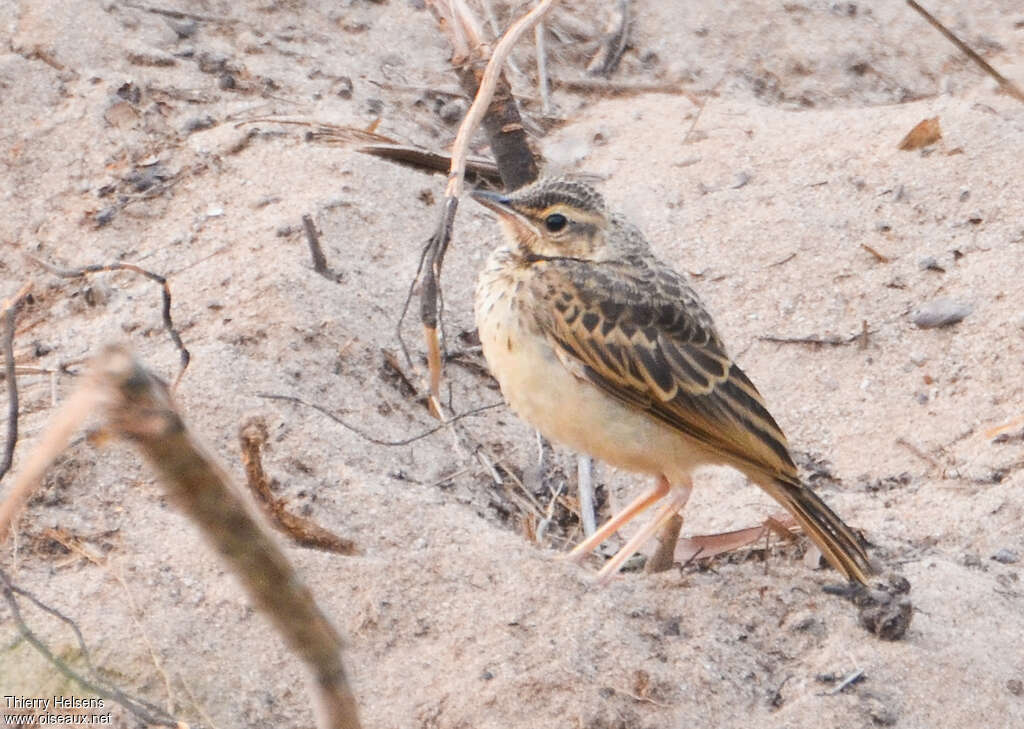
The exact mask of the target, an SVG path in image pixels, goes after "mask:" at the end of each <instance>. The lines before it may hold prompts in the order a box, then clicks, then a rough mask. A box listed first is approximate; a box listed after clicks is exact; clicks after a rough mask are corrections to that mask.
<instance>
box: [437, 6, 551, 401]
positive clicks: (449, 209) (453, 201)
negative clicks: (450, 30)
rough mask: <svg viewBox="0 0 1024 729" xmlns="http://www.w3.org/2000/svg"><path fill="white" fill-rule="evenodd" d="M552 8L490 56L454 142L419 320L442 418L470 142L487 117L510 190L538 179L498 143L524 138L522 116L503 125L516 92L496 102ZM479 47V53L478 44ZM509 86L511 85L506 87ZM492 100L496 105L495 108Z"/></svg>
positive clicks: (523, 23) (514, 31) (519, 27)
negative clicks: (447, 291)
mask: <svg viewBox="0 0 1024 729" xmlns="http://www.w3.org/2000/svg"><path fill="white" fill-rule="evenodd" d="M553 4H554V0H541V1H540V2H539V3H537V5H536V6H534V8H533V9H532V10H531V11H530V12H528V13H527V14H526V15H524V16H523V17H521V18H520V19H519V20H517V21H516V22H515V23H513V24H512V26H511V27H510V28H509V29H508V30H507V31H506V32H505V35H504V36H502V38H501V40H500V41H499V42H498V45H497V46H496V47H495V49H494V52H493V53H492V54H491V58H490V60H489V61H488V62H487V67H486V68H485V69H484V72H483V76H482V77H481V78H480V81H479V89H478V90H477V92H476V96H475V98H474V99H473V103H472V104H471V105H470V107H469V111H467V112H466V116H465V117H464V118H463V120H462V124H461V125H460V126H459V131H458V134H457V135H456V137H455V143H454V144H453V145H452V164H451V170H450V172H449V173H448V185H447V187H446V188H445V199H444V202H443V204H442V207H441V219H440V221H439V223H438V226H437V229H436V231H435V232H434V235H433V236H432V237H431V238H430V241H429V242H428V243H427V245H426V259H425V261H426V264H427V265H426V267H425V268H424V269H423V287H422V292H421V298H420V302H421V306H420V319H421V322H422V324H423V332H424V338H425V340H426V345H427V365H428V367H429V370H430V376H429V391H430V399H431V407H432V408H433V410H434V414H435V416H437V417H439V418H443V416H442V409H441V400H440V386H441V367H442V362H441V345H440V339H439V336H438V331H437V329H438V323H439V312H440V309H441V307H442V304H441V292H440V279H441V267H442V265H443V263H444V256H445V253H446V252H447V250H448V245H449V243H450V242H451V237H452V226H453V225H454V222H455V211H456V210H457V209H458V206H459V197H460V196H461V195H462V189H463V181H464V177H465V173H466V155H467V153H468V150H469V140H470V138H471V137H472V135H473V132H474V131H476V128H477V127H478V126H480V123H481V121H484V118H485V115H486V116H487V117H488V126H489V127H490V128H489V133H490V134H489V136H490V140H491V149H492V151H493V152H494V155H495V159H496V160H497V163H498V171H499V172H500V173H501V176H502V180H503V181H504V183H505V186H506V188H510V189H515V188H516V187H519V186H521V185H522V184H523V183H525V182H529V181H531V180H533V179H535V178H536V176H537V168H536V163H535V162H534V160H533V156H532V155H528V156H527V157H526V158H525V159H524V157H523V155H522V153H521V150H520V148H519V147H518V146H516V147H515V149H514V151H515V154H514V155H511V154H510V153H509V152H510V151H511V150H510V149H508V148H506V146H505V145H503V144H499V143H498V140H500V139H501V138H502V136H503V135H505V136H507V135H509V134H512V133H516V134H517V135H521V134H522V125H521V123H519V122H518V112H515V116H516V120H517V122H516V124H517V125H518V128H513V127H512V126H509V124H508V123H507V122H505V121H504V119H505V118H507V117H508V115H509V113H510V110H513V111H514V110H515V100H514V99H513V98H512V96H511V93H509V94H508V96H507V98H502V97H499V98H498V99H495V92H496V90H497V89H498V84H499V80H500V75H501V67H502V65H503V64H504V62H505V59H506V58H508V55H509V53H510V52H511V51H512V48H513V46H515V44H516V43H517V42H518V40H519V38H520V37H521V36H522V35H523V33H525V32H526V31H527V30H529V29H530V28H531V27H532V26H533V25H534V24H535V23H537V22H538V21H539V20H540V19H541V18H542V17H543V16H544V14H545V13H546V12H547V11H548V10H549V9H550V8H551V6H552V5H553ZM463 24H464V20H463V17H462V16H460V18H459V23H457V24H456V25H455V27H456V29H458V28H461V27H462V26H463ZM477 48H479V44H478V45H477ZM505 86H507V82H506V84H505ZM492 100H494V101H495V103H493V104H492ZM495 127H497V128H495ZM522 144H523V145H525V138H524V139H523V140H522Z"/></svg>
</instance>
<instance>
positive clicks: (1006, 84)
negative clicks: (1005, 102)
mask: <svg viewBox="0 0 1024 729" xmlns="http://www.w3.org/2000/svg"><path fill="white" fill-rule="evenodd" d="M907 5H909V6H910V7H911V8H913V9H914V10H916V11H917V12H918V13H920V15H921V17H922V18H924V19H925V20H927V21H928V23H929V24H930V25H931V26H932V27H933V28H935V29H936V30H937V31H939V32H940V33H942V35H944V36H946V39H947V40H948V41H949V42H950V43H952V44H953V45H955V46H956V47H957V48H959V49H960V50H961V51H962V52H963V53H964V54H966V56H967V57H968V58H970V59H971V60H972V61H974V62H975V63H976V64H978V66H979V67H981V69H982V70H983V71H984V72H985V73H987V74H988V75H989V76H991V77H992V78H994V79H995V80H996V82H997V83H998V84H999V86H1000V87H1002V89H1003V90H1004V91H1005V92H1006V93H1008V94H1009V95H1010V96H1012V97H1014V98H1015V99H1017V101H1024V91H1021V90H1020V87H1019V86H1017V84H1015V83H1014V82H1013V81H1011V80H1010V79H1008V78H1006V76H1004V75H1003V74H1001V73H999V71H997V70H995V69H994V68H992V66H991V65H990V64H989V62H988V61H986V60H985V59H984V58H982V57H981V56H979V55H978V54H977V53H976V52H975V51H974V49H973V48H971V47H970V46H968V45H967V44H966V43H964V42H963V41H962V40H960V39H959V38H958V37H957V36H956V35H955V34H954V33H953V31H951V30H950V29H949V28H947V27H946V26H944V25H943V24H942V23H940V22H939V21H938V20H937V19H936V18H935V16H934V15H932V14H931V13H929V12H928V11H927V10H925V9H924V8H922V7H921V6H920V5H918V4H917V3H916V2H914V0H907Z"/></svg>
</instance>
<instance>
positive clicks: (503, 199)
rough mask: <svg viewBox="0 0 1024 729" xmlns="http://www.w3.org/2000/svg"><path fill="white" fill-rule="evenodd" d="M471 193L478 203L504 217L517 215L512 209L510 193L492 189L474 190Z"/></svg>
mask: <svg viewBox="0 0 1024 729" xmlns="http://www.w3.org/2000/svg"><path fill="white" fill-rule="evenodd" d="M469 194H470V195H472V196H473V199H474V200H476V201H477V202H478V203H480V204H481V205H483V206H484V207H485V208H489V209H491V210H493V211H494V212H496V213H497V214H498V215H500V216H502V217H503V218H507V217H511V216H513V215H515V214H516V213H515V211H514V210H512V207H511V205H510V203H511V202H512V201H511V200H510V199H509V197H508V195H504V194H502V193H500V192H491V191H490V190H480V189H476V190H472V191H471V192H470V193H469Z"/></svg>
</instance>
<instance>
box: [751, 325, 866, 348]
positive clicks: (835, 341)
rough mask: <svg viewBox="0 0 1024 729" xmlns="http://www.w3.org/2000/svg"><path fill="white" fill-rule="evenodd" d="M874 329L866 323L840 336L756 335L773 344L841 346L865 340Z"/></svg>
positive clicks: (761, 339)
mask: <svg viewBox="0 0 1024 729" xmlns="http://www.w3.org/2000/svg"><path fill="white" fill-rule="evenodd" d="M874 333H875V332H874V330H871V329H867V327H866V325H865V326H864V327H863V328H862V329H861V331H859V332H857V333H856V334H851V335H849V336H846V337H840V336H838V335H833V336H829V337H820V336H817V335H811V336H809V337H776V336H772V335H768V336H764V337H758V339H759V340H760V341H762V342H772V343H774V344H809V345H812V346H819V347H820V346H826V347H842V346H845V345H847V344H853V343H854V342H858V341H860V342H863V341H865V340H866V338H867V336H868V335H869V334H874Z"/></svg>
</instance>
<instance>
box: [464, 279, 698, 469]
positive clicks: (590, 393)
mask: <svg viewBox="0 0 1024 729" xmlns="http://www.w3.org/2000/svg"><path fill="white" fill-rule="evenodd" d="M513 292H514V285H512V284H510V283H509V281H508V275H507V274H499V273H496V272H494V271H493V269H492V270H489V271H487V272H485V273H484V274H483V275H482V276H481V279H480V282H479V284H478V287H477V296H476V318H477V327H478V329H479V331H480V343H481V344H482V345H483V352H484V357H485V358H486V359H487V364H488V366H489V367H490V370H491V373H492V374H493V375H494V377H495V378H496V379H497V380H498V383H499V384H500V385H501V392H502V394H503V395H504V396H505V400H506V401H507V402H508V404H509V407H511V408H512V410H513V411H515V412H516V414H517V415H519V416H520V417H521V418H523V419H524V420H526V421H527V422H529V423H531V424H532V425H533V426H534V427H535V428H537V430H539V431H540V432H541V433H542V434H543V435H544V436H545V437H547V438H549V439H550V440H553V441H555V442H559V443H562V444H564V445H567V446H569V447H570V448H573V449H574V450H577V451H579V452H582V453H588V454H590V455H592V456H594V457H595V458H599V459H600V460H602V461H604V462H606V463H608V464H610V465H612V466H615V467H617V468H623V469H626V470H629V471H638V472H642V473H650V474H664V475H665V476H666V478H668V480H669V482H671V483H675V484H685V483H689V482H690V473H691V472H692V471H693V469H694V468H696V467H698V466H700V465H703V464H706V463H710V462H712V459H711V458H710V457H709V454H708V453H707V452H706V451H704V450H702V449H700V448H699V447H697V446H696V445H694V444H693V442H692V441H690V440H689V439H688V438H686V437H685V436H683V435H681V434H680V433H679V432H678V431H675V430H673V429H672V428H670V427H668V426H667V425H664V424H662V423H660V422H659V421H657V420H654V419H653V418H651V417H650V416H648V415H647V414H645V413H643V412H640V411H637V410H634V409H632V408H630V407H628V406H626V405H624V404H623V403H621V402H619V401H618V400H616V399H615V398H613V397H612V396H610V395H607V394H606V393H605V392H604V391H602V390H600V389H599V388H597V387H596V386H594V385H592V384H590V383H589V382H587V381H586V380H583V379H580V378H579V377H577V376H575V375H573V374H572V373H571V372H570V371H569V370H568V369H567V368H566V367H565V365H563V364H562V362H561V361H559V359H558V357H557V356H556V355H555V353H554V351H553V350H552V349H551V347H550V346H549V344H548V343H547V341H546V339H545V338H544V337H543V336H542V335H541V334H539V333H537V332H535V331H532V330H531V329H532V328H531V327H530V322H529V320H526V321H524V318H523V317H522V316H521V315H520V306H519V302H518V301H517V300H516V298H515V296H514V293H513Z"/></svg>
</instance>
